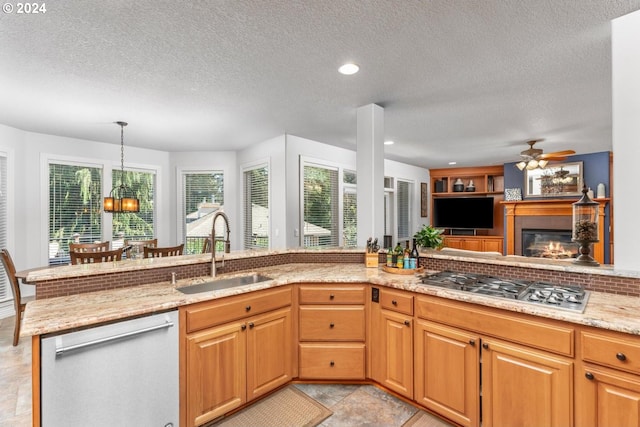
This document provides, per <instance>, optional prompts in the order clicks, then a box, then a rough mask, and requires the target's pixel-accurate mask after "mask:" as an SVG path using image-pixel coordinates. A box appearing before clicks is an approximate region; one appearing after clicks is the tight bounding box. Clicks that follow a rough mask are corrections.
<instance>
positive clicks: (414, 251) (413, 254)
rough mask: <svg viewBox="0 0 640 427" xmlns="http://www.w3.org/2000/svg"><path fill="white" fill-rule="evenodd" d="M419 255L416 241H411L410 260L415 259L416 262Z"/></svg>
mask: <svg viewBox="0 0 640 427" xmlns="http://www.w3.org/2000/svg"><path fill="white" fill-rule="evenodd" d="M419 256H420V254H419V253H418V245H417V244H416V239H413V249H411V258H415V259H416V260H417V259H418V257H419Z"/></svg>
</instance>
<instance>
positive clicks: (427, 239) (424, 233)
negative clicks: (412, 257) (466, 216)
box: [413, 224, 444, 249]
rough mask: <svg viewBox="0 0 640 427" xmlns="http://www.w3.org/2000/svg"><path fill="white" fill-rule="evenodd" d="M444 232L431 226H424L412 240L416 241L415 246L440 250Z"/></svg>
mask: <svg viewBox="0 0 640 427" xmlns="http://www.w3.org/2000/svg"><path fill="white" fill-rule="evenodd" d="M443 232H444V230H443V229H441V228H435V227H433V226H431V225H427V224H424V225H423V226H422V228H421V229H420V230H418V232H417V233H416V234H414V235H413V238H414V239H415V240H416V244H417V245H418V246H420V247H422V248H433V249H440V248H442V246H443V244H444V237H443V236H442V233H443Z"/></svg>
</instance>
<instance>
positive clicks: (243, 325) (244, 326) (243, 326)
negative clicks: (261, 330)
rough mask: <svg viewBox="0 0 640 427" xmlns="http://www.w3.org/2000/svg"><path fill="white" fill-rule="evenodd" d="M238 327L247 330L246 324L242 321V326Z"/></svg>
mask: <svg viewBox="0 0 640 427" xmlns="http://www.w3.org/2000/svg"><path fill="white" fill-rule="evenodd" d="M240 329H242V330H243V331H246V330H247V325H245V324H244V323H243V324H242V326H240Z"/></svg>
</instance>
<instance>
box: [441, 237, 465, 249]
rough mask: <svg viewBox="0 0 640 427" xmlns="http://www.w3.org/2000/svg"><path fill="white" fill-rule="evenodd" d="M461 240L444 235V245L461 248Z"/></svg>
mask: <svg viewBox="0 0 640 427" xmlns="http://www.w3.org/2000/svg"><path fill="white" fill-rule="evenodd" d="M463 243H464V242H463V240H462V239H460V238H455V237H445V238H444V245H445V246H446V247H448V248H454V249H462V244H463Z"/></svg>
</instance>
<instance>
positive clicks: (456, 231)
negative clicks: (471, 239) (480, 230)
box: [450, 228, 476, 236]
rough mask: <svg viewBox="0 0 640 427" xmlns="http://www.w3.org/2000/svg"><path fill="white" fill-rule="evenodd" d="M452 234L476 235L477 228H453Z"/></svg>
mask: <svg viewBox="0 0 640 427" xmlns="http://www.w3.org/2000/svg"><path fill="white" fill-rule="evenodd" d="M450 233H451V235H452V236H475V235H476V229H475V228H472V229H468V228H452V229H451V230H450Z"/></svg>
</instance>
